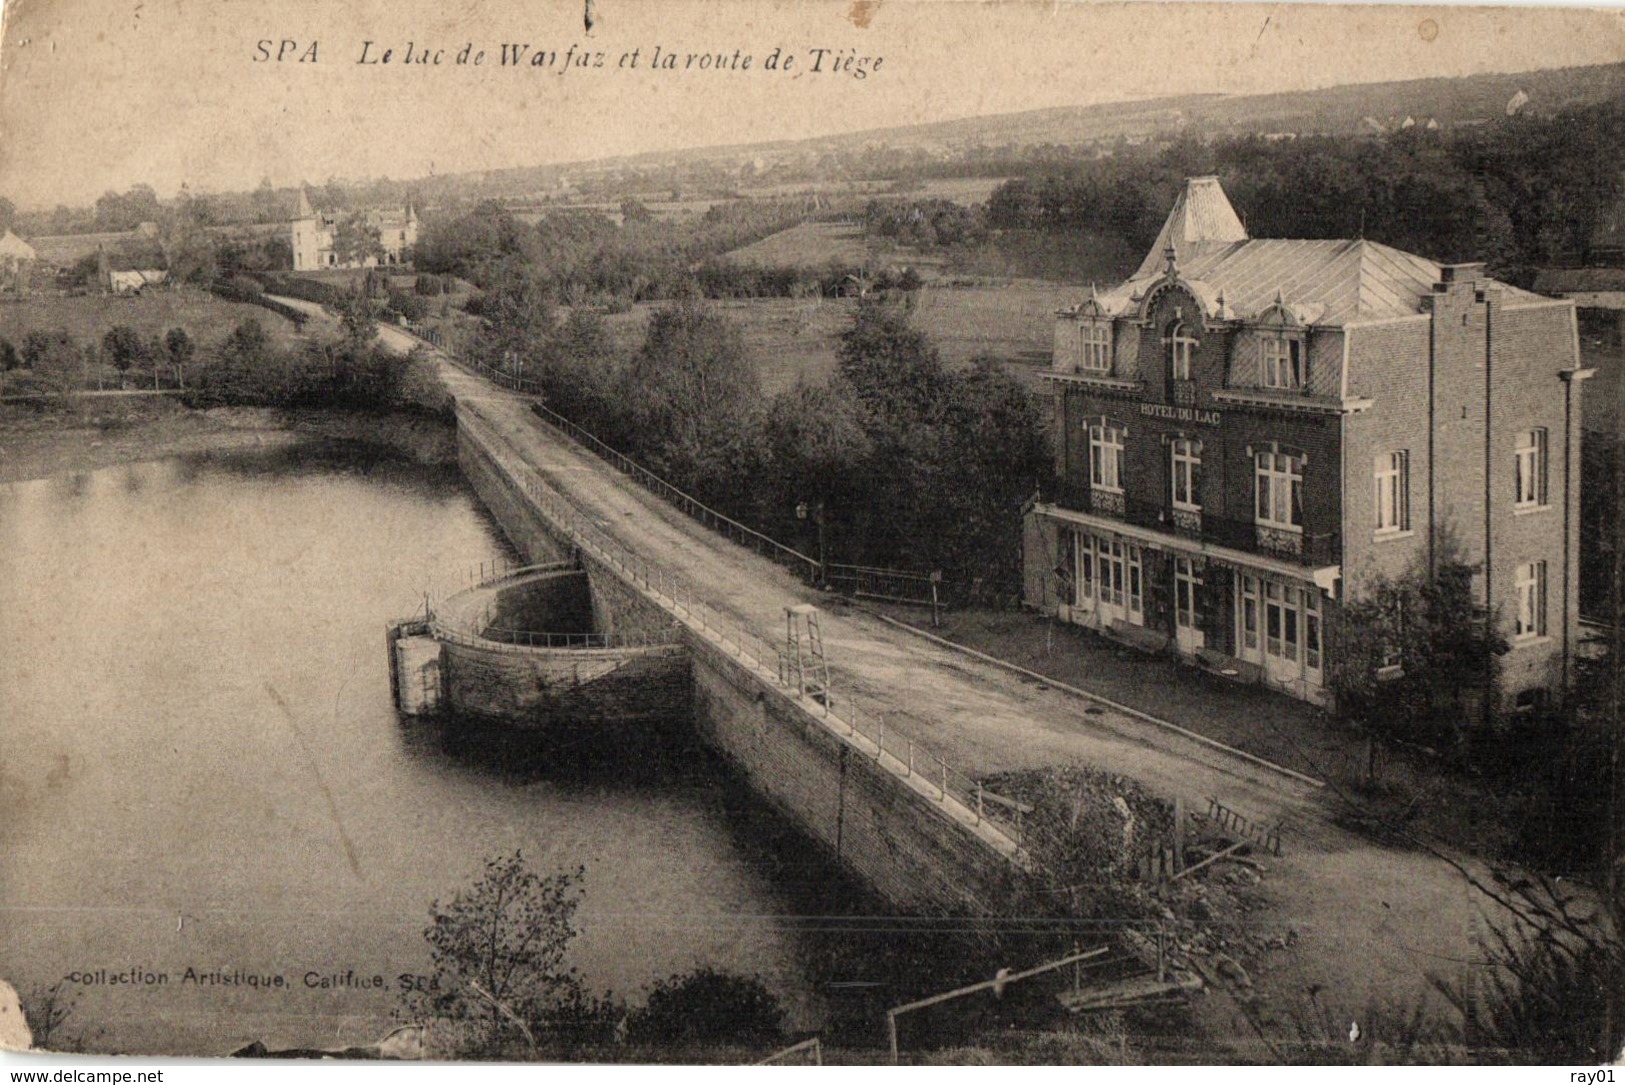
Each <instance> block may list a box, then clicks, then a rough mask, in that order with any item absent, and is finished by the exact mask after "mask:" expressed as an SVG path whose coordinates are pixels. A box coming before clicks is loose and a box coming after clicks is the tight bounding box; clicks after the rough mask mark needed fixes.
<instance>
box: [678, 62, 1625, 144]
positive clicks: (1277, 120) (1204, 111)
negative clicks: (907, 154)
mask: <svg viewBox="0 0 1625 1085" xmlns="http://www.w3.org/2000/svg"><path fill="white" fill-rule="evenodd" d="M1519 91H1522V92H1524V93H1525V94H1527V95H1528V96H1529V101H1528V104H1527V105H1526V106H1524V109H1525V110H1528V111H1535V112H1540V113H1553V112H1556V111H1558V110H1560V109H1563V108H1565V107H1568V106H1572V105H1584V104H1589V103H1592V102H1600V101H1605V100H1607V99H1610V98H1618V97H1620V96H1622V95H1625V64H1601V65H1593V66H1590V67H1580V68H1555V69H1548V70H1544V71H1536V72H1515V73H1494V74H1487V75H1472V76H1462V77H1456V78H1447V79H1410V80H1404V81H1402V82H1394V83H1363V84H1356V85H1351V86H1339V87H1328V88H1326V89H1323V90H1310V91H1292V92H1287V93H1281V94H1264V95H1250V96H1230V95H1220V94H1210V95H1189V96H1185V97H1179V98H1156V99H1149V100H1145V101H1135V102H1110V103H1103V104H1099V105H1091V106H1063V107H1059V108H1054V109H1036V110H1031V111H1028V112H1024V113H1006V114H1000V115H998V116H990V117H972V118H967V119H964V120H953V121H937V122H933V123H930V124H921V125H914V126H912V127H908V128H883V129H873V130H869V131H863V132H853V133H849V134H846V135H840V136H829V137H824V138H820V139H811V140H803V141H800V142H797V143H778V144H764V145H758V146H754V147H749V146H745V147H729V148H717V149H715V150H712V151H704V150H697V151H690V152H685V153H684V155H683V156H682V157H686V156H695V157H705V156H708V155H711V154H728V155H737V154H746V153H752V152H754V153H758V154H760V153H772V152H775V151H778V152H783V151H789V150H822V149H830V150H834V149H842V148H850V147H852V146H854V145H858V146H861V145H866V144H885V145H888V146H891V147H895V148H897V149H909V148H930V147H932V146H936V147H941V148H951V147H966V146H971V145H978V144H979V145H984V146H1002V145H1016V146H1020V145H1027V144H1034V143H1063V144H1066V143H1087V142H1094V141H1100V140H1113V139H1116V138H1117V137H1118V136H1126V137H1130V138H1134V137H1148V136H1153V135H1172V134H1174V133H1176V132H1188V133H1190V134H1192V135H1205V134H1214V135H1235V134H1242V133H1249V132H1256V133H1274V132H1291V133H1295V134H1300V135H1302V134H1309V133H1324V134H1348V133H1354V132H1361V131H1371V130H1372V129H1371V128H1370V126H1369V125H1367V124H1365V123H1364V122H1365V118H1367V117H1370V118H1374V119H1376V120H1378V121H1379V122H1382V123H1384V124H1387V123H1388V122H1390V121H1402V120H1403V119H1404V118H1405V117H1407V116H1409V117H1411V118H1413V119H1414V120H1415V121H1416V122H1417V123H1419V124H1425V123H1426V122H1427V121H1428V120H1429V119H1430V118H1435V119H1437V120H1438V122H1439V124H1440V126H1441V127H1449V126H1452V125H1459V124H1464V123H1467V124H1470V123H1473V122H1477V121H1486V120H1493V119H1495V118H1497V117H1504V116H1505V115H1506V107H1507V103H1508V102H1509V101H1510V100H1511V98H1512V97H1513V95H1515V94H1517V93H1518V92H1519ZM665 157H671V156H665Z"/></svg>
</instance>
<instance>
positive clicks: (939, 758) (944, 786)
mask: <svg viewBox="0 0 1625 1085" xmlns="http://www.w3.org/2000/svg"><path fill="white" fill-rule="evenodd" d="M937 764H939V765H941V766H942V801H943V802H944V803H946V802H947V801H948V760H947V758H945V757H943V756H941V755H940V754H939V755H938V756H937Z"/></svg>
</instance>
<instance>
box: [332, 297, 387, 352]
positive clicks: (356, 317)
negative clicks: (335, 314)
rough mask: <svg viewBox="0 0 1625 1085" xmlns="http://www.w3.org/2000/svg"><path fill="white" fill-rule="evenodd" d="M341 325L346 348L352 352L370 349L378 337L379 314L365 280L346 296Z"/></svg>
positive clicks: (342, 308)
mask: <svg viewBox="0 0 1625 1085" xmlns="http://www.w3.org/2000/svg"><path fill="white" fill-rule="evenodd" d="M339 326H340V327H341V328H343V330H344V349H345V350H347V351H349V352H350V353H352V354H355V353H359V352H361V351H364V350H367V349H369V348H370V347H371V346H372V341H373V340H374V339H376V338H378V320H377V314H376V310H375V306H374V304H373V300H372V296H371V294H370V293H369V292H368V289H367V283H366V282H365V281H363V282H359V283H357V284H356V285H355V287H354V289H352V290H351V291H350V292H349V293H348V294H346V295H345V296H344V304H343V306H342V307H341V308H340V309H339Z"/></svg>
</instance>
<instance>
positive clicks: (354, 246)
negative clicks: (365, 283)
mask: <svg viewBox="0 0 1625 1085" xmlns="http://www.w3.org/2000/svg"><path fill="white" fill-rule="evenodd" d="M333 252H334V254H335V255H336V256H337V257H338V261H339V263H341V264H364V263H366V262H367V261H368V260H377V259H380V258H382V257H383V255H384V242H383V240H382V235H381V234H380V233H379V230H378V227H376V226H374V225H373V224H372V223H370V222H368V221H367V217H366V215H364V214H362V213H360V212H356V213H354V214H350V215H345V216H344V217H343V218H341V219H339V221H338V225H337V226H336V227H335V228H334V230H333Z"/></svg>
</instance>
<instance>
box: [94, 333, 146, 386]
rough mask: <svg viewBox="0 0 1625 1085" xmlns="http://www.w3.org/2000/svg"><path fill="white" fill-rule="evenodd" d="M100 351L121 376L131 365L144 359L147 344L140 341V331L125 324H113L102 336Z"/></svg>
mask: <svg viewBox="0 0 1625 1085" xmlns="http://www.w3.org/2000/svg"><path fill="white" fill-rule="evenodd" d="M102 353H103V354H105V355H106V356H107V359H108V361H110V362H112V363H113V368H114V369H116V370H118V371H119V376H120V377H121V378H122V377H123V376H124V375H125V374H126V373H128V372H129V371H130V368H131V367H132V366H135V365H137V364H139V363H140V362H142V361H144V360H145V359H146V354H147V344H146V343H144V342H142V340H141V333H140V332H138V331H136V330H135V329H134V328H132V327H130V326H129V325H127V324H115V325H114V326H113V327H111V328H109V329H108V330H107V334H106V335H104V336H102Z"/></svg>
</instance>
